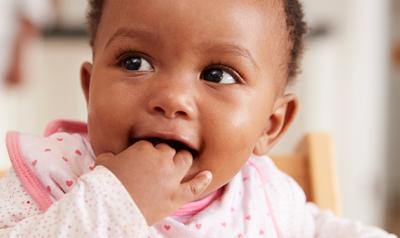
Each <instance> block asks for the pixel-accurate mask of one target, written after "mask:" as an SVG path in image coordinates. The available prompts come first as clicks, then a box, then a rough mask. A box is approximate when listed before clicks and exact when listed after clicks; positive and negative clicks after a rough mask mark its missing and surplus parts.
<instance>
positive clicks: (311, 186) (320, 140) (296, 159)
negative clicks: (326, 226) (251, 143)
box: [271, 133, 340, 215]
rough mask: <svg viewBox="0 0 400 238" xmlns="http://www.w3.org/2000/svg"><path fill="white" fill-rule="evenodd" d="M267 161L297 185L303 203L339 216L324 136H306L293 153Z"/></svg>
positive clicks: (327, 139) (331, 160) (330, 157)
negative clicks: (300, 191) (271, 161)
mask: <svg viewBox="0 0 400 238" xmlns="http://www.w3.org/2000/svg"><path fill="white" fill-rule="evenodd" d="M271 158H272V160H273V161H274V162H275V164H276V165H277V167H278V168H279V169H281V170H282V171H284V172H285V173H287V174H289V175H290V176H291V177H293V178H294V179H295V180H296V182H298V183H299V185H300V186H301V187H302V188H303V190H304V192H305V194H306V197H307V201H310V202H313V203H315V204H316V205H317V206H318V207H319V208H321V209H329V210H331V211H333V212H334V213H335V214H338V215H339V214H340V207H339V202H338V192H337V179H336V166H335V163H334V158H333V143H332V139H331V137H330V136H329V135H328V134H325V133H310V134H307V135H306V136H305V137H304V138H303V139H302V140H301V141H300V143H299V144H298V146H297V148H296V150H295V152H294V153H292V154H287V155H272V156H271Z"/></svg>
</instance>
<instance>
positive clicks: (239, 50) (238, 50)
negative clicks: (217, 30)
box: [201, 41, 259, 69]
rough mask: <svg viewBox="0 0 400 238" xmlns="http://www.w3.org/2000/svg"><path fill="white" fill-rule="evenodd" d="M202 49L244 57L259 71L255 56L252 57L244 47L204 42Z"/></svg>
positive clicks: (227, 43) (226, 43)
mask: <svg viewBox="0 0 400 238" xmlns="http://www.w3.org/2000/svg"><path fill="white" fill-rule="evenodd" d="M201 48H206V49H207V50H208V51H214V52H221V53H228V54H233V55H237V56H241V57H244V58H245V59H247V60H249V61H250V63H252V64H253V66H254V67H256V68H257V69H259V67H258V65H257V63H256V61H255V60H254V58H253V56H252V55H251V53H250V51H249V50H248V49H246V48H244V47H241V46H239V45H236V44H232V43H229V42H217V43H216V42H213V41H210V42H203V43H201Z"/></svg>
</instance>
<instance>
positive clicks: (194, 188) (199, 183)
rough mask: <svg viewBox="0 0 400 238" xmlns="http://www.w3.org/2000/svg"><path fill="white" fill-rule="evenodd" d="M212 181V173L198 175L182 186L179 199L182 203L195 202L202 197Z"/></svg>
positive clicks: (204, 172) (205, 172)
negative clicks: (194, 199) (199, 196)
mask: <svg viewBox="0 0 400 238" xmlns="http://www.w3.org/2000/svg"><path fill="white" fill-rule="evenodd" d="M211 181H212V173H211V172H210V171H207V170H206V171H203V172H201V173H199V174H197V175H196V177H194V178H193V179H191V180H190V181H187V182H185V183H183V184H181V188H180V194H179V196H178V197H179V198H180V199H181V200H182V202H184V203H185V202H188V201H191V200H193V198H195V197H196V196H198V195H200V194H201V193H202V192H204V190H205V189H206V188H207V187H208V185H210V183H211Z"/></svg>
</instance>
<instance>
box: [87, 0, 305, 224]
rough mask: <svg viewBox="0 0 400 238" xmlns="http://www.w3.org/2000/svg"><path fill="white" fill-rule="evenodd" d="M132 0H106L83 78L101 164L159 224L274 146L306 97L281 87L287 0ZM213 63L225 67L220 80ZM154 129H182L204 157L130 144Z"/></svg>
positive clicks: (175, 133) (176, 132) (179, 133)
mask: <svg viewBox="0 0 400 238" xmlns="http://www.w3.org/2000/svg"><path fill="white" fill-rule="evenodd" d="M134 3H135V4H132V1H131V0H113V1H107V2H106V5H105V7H104V12H103V15H102V19H101V22H100V25H99V28H98V32H97V36H96V40H95V44H94V46H93V63H89V62H86V63H84V64H83V66H82V70H81V81H82V87H83V90H84V94H85V96H86V99H87V102H88V105H87V106H88V127H89V138H90V141H91V144H92V147H93V150H94V152H95V154H96V156H97V164H98V165H103V166H105V167H107V168H108V169H109V170H111V171H112V172H113V173H114V174H115V175H116V176H117V177H118V179H119V180H120V181H121V182H122V183H123V184H124V186H125V187H126V189H127V190H128V192H129V193H130V194H131V196H132V198H133V199H134V200H135V202H136V204H137V205H138V207H139V208H140V209H141V211H142V213H143V215H144V216H145V218H146V220H147V222H148V224H149V225H152V224H154V223H155V222H156V221H158V220H160V219H162V218H163V217H165V216H168V215H169V214H171V213H172V212H173V211H175V210H176V209H177V208H179V207H180V206H182V205H183V204H185V203H187V202H190V201H194V200H196V199H199V198H202V197H204V196H206V195H208V194H210V193H211V192H214V191H216V190H217V189H219V188H221V187H222V186H224V185H225V184H226V183H227V182H229V181H230V180H231V179H232V177H233V176H235V174H237V172H238V171H239V170H240V169H241V168H242V167H243V165H244V164H245V163H246V161H247V160H248V158H249V157H250V156H251V154H256V155H263V154H266V153H268V151H269V150H270V149H271V147H272V146H273V145H274V144H275V143H276V142H277V141H278V140H279V138H280V137H281V136H282V134H283V133H284V132H285V131H286V129H287V127H288V126H289V124H290V123H291V121H292V119H293V118H294V115H295V113H296V110H297V99H296V97H295V96H294V95H291V94H285V93H284V91H285V86H286V78H287V68H286V66H287V62H288V59H289V58H288V57H289V48H290V43H289V42H288V35H287V30H286V25H285V17H284V11H283V6H282V3H281V2H280V1H256V0H254V1H242V0H213V1H208V0H206V1H205V0H191V1H175V0H135V1H134ZM239 49H240V50H239ZM121 54H122V56H121ZM138 59H139V62H140V60H141V64H139V65H140V67H139V68H138V69H137V70H132V67H130V66H131V65H130V64H129V61H130V60H136V61H137V60H138ZM127 62H128V63H127ZM210 69H215V70H216V71H217V72H219V73H221V72H223V73H224V74H223V77H222V81H221V82H218V81H217V82H211V81H210V80H209V79H210ZM157 133H158V134H160V135H164V136H165V135H167V136H172V137H174V138H181V139H182V138H183V139H184V140H186V141H187V142H189V143H190V144H191V145H192V147H194V148H195V149H196V150H197V151H198V153H199V154H198V156H195V158H192V156H191V154H190V153H188V152H187V151H178V152H177V151H175V150H174V149H173V148H171V147H169V146H168V145H165V144H158V145H156V146H153V145H152V144H151V143H149V142H146V141H142V140H139V141H138V142H137V143H133V142H135V141H134V139H135V138H140V137H141V136H143V135H146V134H147V135H148V134H157ZM211 176H212V179H211ZM160 201H163V202H160ZM155 204H157V205H155Z"/></svg>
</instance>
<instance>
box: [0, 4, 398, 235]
mask: <svg viewBox="0 0 400 238" xmlns="http://www.w3.org/2000/svg"><path fill="white" fill-rule="evenodd" d="M303 3H304V7H305V12H306V16H307V21H308V23H309V25H310V28H311V30H310V33H309V35H308V36H307V47H306V52H305V56H304V60H303V73H302V74H301V76H300V77H299V79H298V81H297V83H295V84H294V85H292V86H291V88H290V90H291V91H294V92H295V93H297V94H298V95H299V97H300V102H301V110H300V115H299V117H298V118H297V120H296V122H295V125H294V126H293V127H292V128H291V129H290V131H289V132H288V135H287V136H286V137H285V138H284V140H283V141H282V143H281V144H279V145H278V147H277V148H275V151H274V152H275V153H282V152H286V151H290V150H292V149H293V147H295V145H296V142H298V141H299V140H300V139H301V137H302V135H303V134H304V133H306V132H309V131H324V132H328V133H329V134H330V135H331V136H332V138H333V139H334V141H335V159H336V163H337V170H338V171H337V173H338V180H339V189H340V202H341V207H342V215H343V216H345V217H347V218H350V219H357V220H360V221H362V222H364V223H367V224H372V225H376V226H380V227H383V228H385V229H387V230H388V231H390V232H393V233H396V234H398V235H400V173H399V170H400V125H399V122H400V106H399V102H400V0H336V1H330V0H303ZM85 10H86V5H85V2H84V1H82V0H18V1H16V0H2V1H1V2H0V15H1V16H4V17H2V21H1V22H0V80H1V81H0V113H1V116H0V135H1V137H0V138H1V139H0V156H1V159H0V170H5V169H7V168H9V167H10V163H9V161H8V159H7V153H6V148H5V145H4V135H5V133H6V131H8V130H18V131H22V132H26V133H34V134H42V132H43V130H44V127H45V125H46V124H47V123H48V122H49V121H51V120H53V119H56V118H70V119H78V120H85V118H86V108H85V102H84V98H83V95H82V93H81V90H80V84H79V67H80V65H81V63H82V62H83V61H85V60H90V59H91V53H90V47H89V44H88V38H87V34H86V31H85Z"/></svg>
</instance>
